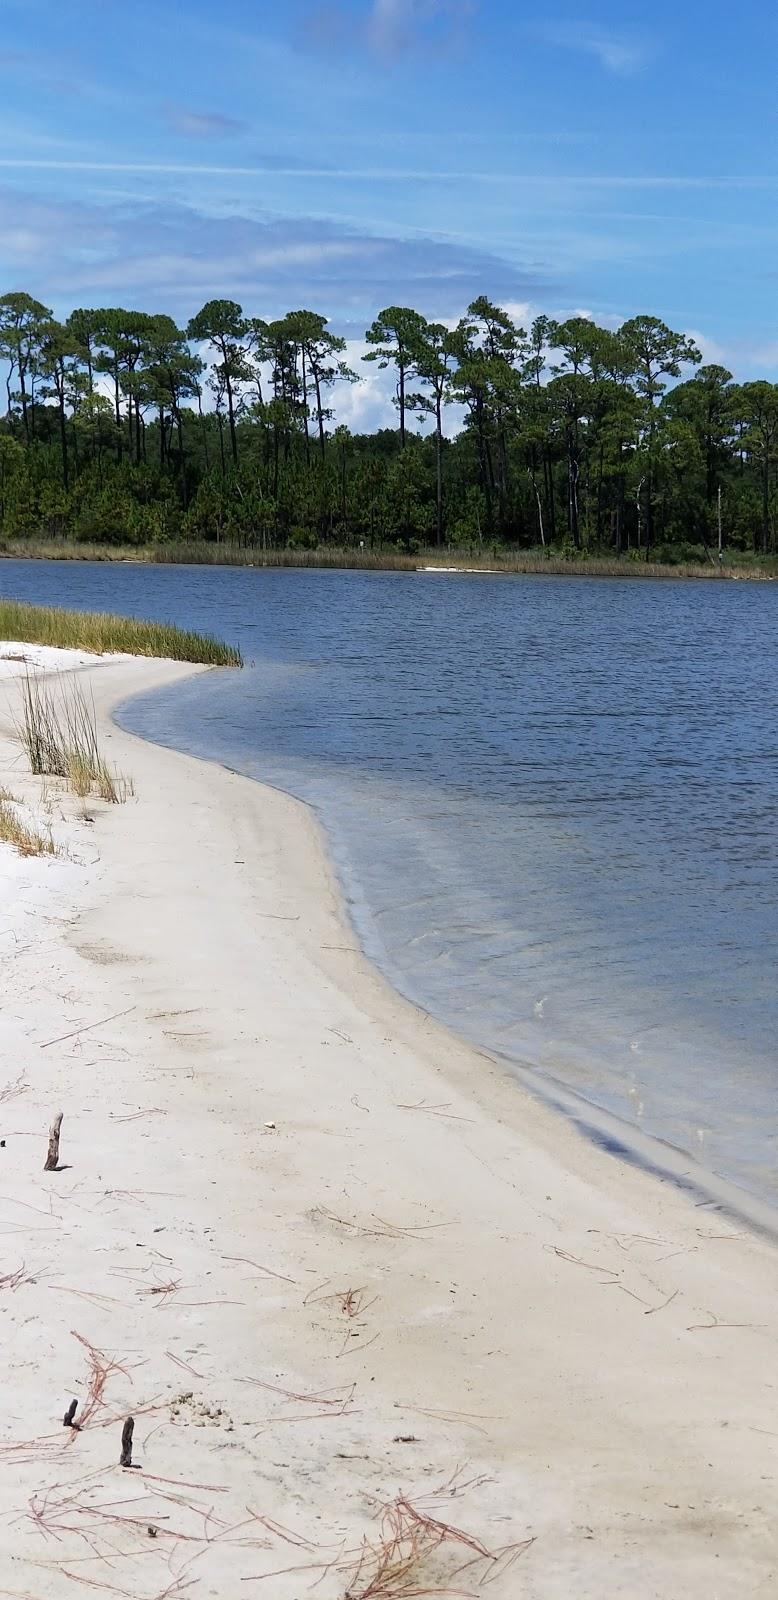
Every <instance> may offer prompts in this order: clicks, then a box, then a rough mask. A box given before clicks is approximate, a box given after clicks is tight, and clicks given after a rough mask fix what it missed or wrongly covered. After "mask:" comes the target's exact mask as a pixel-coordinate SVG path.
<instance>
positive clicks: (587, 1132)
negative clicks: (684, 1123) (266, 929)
mask: <svg viewBox="0 0 778 1600" xmlns="http://www.w3.org/2000/svg"><path fill="white" fill-rule="evenodd" d="M133 698H134V696H133V695H129V696H128V697H127V699H126V700H122V701H119V702H117V703H116V704H115V705H114V706H113V707H112V708H111V710H110V716H111V721H112V723H114V725H115V726H116V727H117V728H118V729H119V730H120V731H121V732H123V733H124V732H126V733H127V734H128V736H129V737H131V738H134V739H136V740H139V741H140V742H141V743H142V744H151V745H152V746H153V748H155V749H159V750H162V751H170V752H172V753H174V754H183V753H185V752H181V751H179V750H178V748H177V747H176V746H174V745H165V744H157V743H156V742H155V741H154V740H153V739H150V738H147V737H146V736H144V735H142V734H137V733H134V732H133V731H132V730H131V729H125V728H124V725H123V724H122V722H121V721H119V720H118V719H119V715H120V713H121V711H122V709H123V707H124V706H125V705H128V706H129V705H130V704H131V703H132V700H133ZM188 759H191V760H195V761H198V762H199V763H201V764H202V765H204V766H206V767H214V768H215V769H216V770H217V771H218V772H223V773H227V774H229V775H230V776H231V777H235V778H240V779H241V780H242V781H243V782H246V783H249V784H252V785H254V786H255V787H257V788H258V789H260V790H261V791H266V792H269V793H272V794H274V795H277V796H278V797H279V799H281V800H282V801H283V800H287V801H288V802H289V803H290V805H291V806H292V807H294V808H295V809H296V810H297V811H298V813H299V819H300V822H301V823H302V826H303V827H304V828H305V829H306V831H307V832H309V833H310V834H311V835H312V838H313V849H314V851H318V854H319V857H320V862H321V872H322V874H323V876H324V877H325V879H326V883H327V891H328V894H329V896H330V897H331V899H332V902H333V904H334V905H335V907H336V914H337V916H338V919H339V921H340V923H341V924H342V928H343V933H344V937H347V938H348V939H350V940H351V941H352V944H351V946H350V947H349V949H350V953H352V954H353V957H354V960H355V963H358V968H359V972H360V977H361V979H362V981H363V982H364V981H365V979H367V980H369V983H370V985H371V986H372V991H374V989H375V985H376V984H380V985H381V986H382V987H383V989H384V991H385V1000H386V1004H387V1005H388V1007H389V1008H397V1007H403V1008H407V1011H408V1013H409V1018H410V1019H411V1021H412V1022H413V1021H415V1022H416V1023H417V1024H418V1023H424V1024H425V1025H427V1026H428V1027H434V1028H436V1029H437V1030H438V1033H439V1034H440V1036H441V1037H440V1043H441V1047H442V1048H444V1049H445V1045H446V1041H452V1040H453V1041H456V1044H457V1045H458V1047H459V1048H460V1049H461V1050H463V1051H465V1052H467V1053H468V1055H469V1056H470V1057H471V1058H473V1064H475V1058H478V1061H479V1062H480V1063H483V1062H486V1063H488V1065H489V1067H490V1068H491V1069H492V1072H493V1073H495V1074H496V1075H497V1076H498V1078H499V1079H500V1081H501V1082H502V1083H503V1084H504V1085H505V1086H506V1087H507V1089H508V1091H509V1092H510V1090H511V1088H514V1089H515V1090H516V1091H517V1092H518V1093H521V1094H528V1095H530V1096H531V1097H532V1099H533V1100H535V1101H536V1102H538V1103H539V1104H540V1105H541V1106H543V1107H545V1108H546V1109H547V1110H549V1111H551V1112H552V1114H553V1115H554V1116H555V1117H561V1118H563V1119H564V1121H565V1122H566V1123H567V1124H568V1125H569V1126H570V1127H572V1128H574V1129H575V1130H577V1132H578V1133H580V1135H581V1137H582V1138H584V1139H585V1140H586V1141H587V1142H588V1143H590V1144H591V1145H592V1147H593V1148H596V1149H598V1150H599V1151H600V1152H601V1153H603V1154H604V1155H605V1156H606V1158H607V1157H608V1156H616V1157H617V1158H618V1159H620V1160H621V1161H623V1162H625V1163H626V1164H627V1165H630V1166H633V1167H635V1168H636V1169H638V1170H640V1171H642V1172H644V1173H646V1174H647V1175H649V1176H650V1177H653V1178H656V1179H657V1180H658V1181H660V1182H669V1183H671V1184H673V1186H674V1187H676V1188H677V1189H678V1190H679V1192H681V1193H685V1194H686V1195H688V1196H693V1197H694V1199H695V1203H702V1204H703V1205H706V1206H712V1207H715V1209H716V1210H717V1211H718V1212H719V1213H721V1214H722V1215H726V1216H727V1217H728V1218H730V1219H731V1220H733V1221H735V1222H738V1223H745V1224H746V1225H747V1226H748V1227H749V1228H750V1229H753V1230H754V1231H755V1232H757V1233H760V1234H762V1235H764V1237H765V1238H766V1239H768V1240H770V1241H771V1242H773V1243H778V1205H773V1204H772V1203H771V1202H770V1201H769V1200H766V1199H763V1198H762V1196H761V1195H759V1194H756V1193H754V1192H753V1191H751V1190H749V1189H745V1188H743V1187H742V1186H741V1185H740V1184H738V1183H736V1182H735V1181H734V1179H732V1178H728V1177H725V1176H723V1175H722V1174H720V1173H718V1172H716V1171H714V1169H713V1168H712V1167H707V1166H704V1165H702V1163H701V1162H699V1161H697V1160H696V1159H695V1157H694V1155H693V1154H692V1152H691V1151H689V1150H685V1149H684V1148H683V1146H682V1145H676V1144H673V1143H672V1142H671V1141H670V1140H667V1139H663V1138H662V1137H661V1136H660V1135H659V1134H656V1133H649V1132H647V1131H646V1130H645V1129H643V1128H641V1127H640V1125H639V1124H638V1123H637V1122H630V1121H628V1120H627V1119H626V1118H625V1117H622V1116H619V1114H618V1113H617V1112H615V1111H609V1110H608V1109H607V1108H606V1107H605V1106H601V1105H598V1103H597V1102H596V1101H595V1100H589V1099H587V1097H586V1095H585V1094H583V1093H580V1092H579V1091H578V1090H576V1089H575V1088H573V1087H572V1086H571V1085H570V1084H568V1083H566V1082H565V1081H564V1079H562V1078H558V1077H555V1076H554V1075H553V1074H552V1073H549V1072H546V1071H544V1070H543V1069H542V1068H541V1067H537V1066H535V1065H533V1063H532V1061H530V1060H525V1059H524V1058H523V1057H519V1056H514V1055H511V1054H510V1053H509V1052H508V1051H501V1050H499V1049H497V1048H495V1047H493V1046H489V1045H484V1044H480V1043H479V1042H478V1040H476V1039H470V1038H468V1037H467V1035H466V1034H464V1033H460V1032H459V1031H458V1030H457V1029H456V1028H455V1027H454V1026H453V1024H451V1023H448V1022H446V1021H445V1020H444V1019H443V1018H441V1017H439V1016H437V1015H436V1014H435V1012H433V1011H428V1010H427V1009H426V1008H425V1007H424V1006H423V1005H422V1004H421V1002H420V1001H417V1000H414V999H412V998H411V996H410V995H408V994H405V993H404V992H403V990H402V989H401V988H400V987H399V986H398V985H397V984H395V983H394V982H393V981H392V978H391V976H389V974H388V973H386V972H384V970H383V969H382V967H381V965H380V964H379V962H378V961H377V960H372V959H371V957H370V956H369V955H368V954H367V952H366V951H365V949H364V947H363V945H362V942H361V940H360V937H359V933H358V930H357V928H356V926H355V924H354V922H353V921H352V918H351V916H350V914H349V910H348V904H347V898H346V888H345V885H344V883H343V882H342V881H341V879H340V877H339V875H338V871H337V869H336V867H335V865H334V863H333V861H332V859H331V855H330V847H329V840H328V837H327V830H326V827H325V825H324V823H323V822H322V821H321V819H320V818H319V816H318V815H317V812H316V810H315V808H314V806H312V805H310V804H309V803H308V802H307V801H305V800H302V799H300V798H299V797H298V796H296V795H294V794H292V793H291V792H290V791H289V790H288V789H284V788H282V787H281V786H280V785H278V784H273V783H270V782H269V781H268V780H266V779H257V778H253V777H250V776H248V775H247V774H245V773H242V772H240V771H239V769H238V768H236V767H230V766H228V765H227V764H226V763H225V762H222V761H220V760H218V758H216V757H213V758H209V757H206V756H191V757H188ZM330 975H331V976H332V977H333V979H334V980H335V981H336V982H339V981H342V974H338V972H337V971H335V970H334V969H333V970H332V972H331V974H330ZM480 1070H481V1071H483V1070H484V1069H483V1065H481V1067H480ZM469 1092H472V1085H471V1086H470V1090H469Z"/></svg>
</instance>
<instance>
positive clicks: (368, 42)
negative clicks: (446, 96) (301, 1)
mask: <svg viewBox="0 0 778 1600" xmlns="http://www.w3.org/2000/svg"><path fill="white" fill-rule="evenodd" d="M474 4H475V0H369V3H368V4H367V6H365V5H364V3H363V4H362V5H361V6H360V8H359V14H358V15H357V16H355V14H354V10H353V7H352V6H350V5H348V4H344V3H343V0H320V3H318V4H315V5H314V6H313V7H312V9H311V11H310V13H309V16H308V20H307V28H306V36H307V38H308V39H309V40H311V41H312V42H313V43H314V44H315V45H317V46H318V47H319V48H324V49H326V50H329V51H337V52H344V51H349V50H353V49H354V48H355V47H356V48H357V49H362V50H367V51H368V52H369V53H370V54H371V55H373V56H376V57H378V58H379V60H383V61H388V62H391V61H395V60H397V59H398V58H400V57H402V56H406V55H408V54H410V53H411V52H414V51H418V50H424V51H427V50H429V49H430V47H433V46H434V47H435V49H436V50H438V51H439V50H440V48H441V46H450V45H451V44H452V43H455V42H456V41H457V40H458V39H461V37H462V35H463V30H464V28H465V27H466V24H467V21H468V18H469V17H470V16H471V14H472V12H473V10H474Z"/></svg>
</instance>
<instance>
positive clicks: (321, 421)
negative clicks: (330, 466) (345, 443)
mask: <svg viewBox="0 0 778 1600" xmlns="http://www.w3.org/2000/svg"><path fill="white" fill-rule="evenodd" d="M313 381H314V383H315V385H316V416H317V419H318V423H319V449H320V450H321V458H322V461H323V460H324V453H325V449H326V440H325V438H324V417H323V415H322V409H321V384H320V382H319V370H318V367H314V369H313Z"/></svg>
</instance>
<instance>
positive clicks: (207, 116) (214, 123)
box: [164, 105, 249, 139]
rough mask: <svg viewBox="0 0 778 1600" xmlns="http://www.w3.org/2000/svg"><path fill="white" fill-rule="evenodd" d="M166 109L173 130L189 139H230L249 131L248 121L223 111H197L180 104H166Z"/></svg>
mask: <svg viewBox="0 0 778 1600" xmlns="http://www.w3.org/2000/svg"><path fill="white" fill-rule="evenodd" d="M164 111H165V116H166V118H167V120H168V123H169V124H170V127H171V128H172V129H173V132H174V133H180V134H183V135H184V137H185V138H187V139H229V138H235V137H236V136H237V135H239V134H244V133H248V132H249V126H248V123H247V122H241V121H239V119H238V118H237V117H228V116H225V115H224V113H223V112H222V111H196V110H194V109H193V107H191V106H179V105H166V106H165V107H164Z"/></svg>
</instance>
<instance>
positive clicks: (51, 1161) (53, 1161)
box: [43, 1111, 64, 1172]
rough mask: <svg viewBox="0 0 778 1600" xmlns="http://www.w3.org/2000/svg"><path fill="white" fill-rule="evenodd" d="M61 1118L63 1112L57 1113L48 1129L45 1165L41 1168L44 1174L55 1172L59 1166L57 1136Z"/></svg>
mask: <svg viewBox="0 0 778 1600" xmlns="http://www.w3.org/2000/svg"><path fill="white" fill-rule="evenodd" d="M63 1116H64V1112H62V1111H58V1112H57V1115H56V1117H55V1118H54V1121H53V1122H52V1124H51V1127H50V1128H49V1148H48V1153H47V1155H46V1165H45V1167H44V1168H43V1170H44V1172H56V1170H57V1167H58V1166H59V1134H60V1129H61V1127H62V1118H63Z"/></svg>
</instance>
